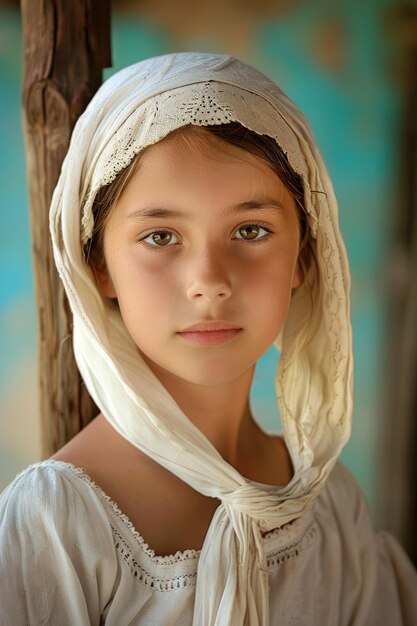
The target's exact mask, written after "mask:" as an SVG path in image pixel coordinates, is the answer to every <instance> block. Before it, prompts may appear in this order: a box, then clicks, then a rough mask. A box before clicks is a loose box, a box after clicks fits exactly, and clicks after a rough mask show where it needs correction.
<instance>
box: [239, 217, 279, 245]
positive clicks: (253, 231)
mask: <svg viewBox="0 0 417 626" xmlns="http://www.w3.org/2000/svg"><path fill="white" fill-rule="evenodd" d="M261 230H264V231H265V232H266V235H263V236H262V237H258V235H259V232H260V231H261ZM236 232H237V233H242V234H243V237H237V238H236V239H243V240H244V241H249V242H251V243H252V242H253V243H258V242H259V243H260V242H261V241H263V240H265V239H267V238H268V237H269V235H270V234H271V231H270V230H269V229H268V228H266V227H265V226H262V225H261V224H258V223H256V222H252V223H249V224H243V225H242V226H239V228H238V229H237V231H236Z"/></svg>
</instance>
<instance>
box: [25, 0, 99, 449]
mask: <svg viewBox="0 0 417 626" xmlns="http://www.w3.org/2000/svg"><path fill="white" fill-rule="evenodd" d="M21 12H22V23H23V33H24V85H23V109H24V110H23V126H24V133H25V142H26V155H27V157H26V160H27V171H28V178H29V199H30V207H31V226H32V241H33V259H34V271H35V283H36V293H37V303H38V315H39V319H38V322H39V325H38V329H39V360H40V403H41V406H40V412H41V427H42V451H43V456H44V457H46V456H50V455H51V454H53V453H54V452H56V451H57V450H58V449H59V448H61V447H62V446H63V445H64V444H65V443H66V442H67V441H69V439H71V438H72V437H73V436H75V435H76V434H77V433H78V432H79V431H80V430H81V429H82V428H83V427H84V426H85V425H86V424H87V423H88V422H89V421H91V419H92V418H93V417H94V415H95V414H96V412H97V411H96V407H95V406H94V404H93V402H92V400H91V398H90V396H89V395H88V393H87V391H86V389H85V387H84V386H83V384H82V382H81V379H80V376H79V373H78V370H77V367H76V364H75V361H74V355H73V350H72V328H71V316H70V314H69V309H68V303H67V301H66V297H65V294H64V291H63V287H62V285H61V282H60V280H59V279H58V276H57V273H56V270H55V265H54V261H53V255H52V246H51V241H50V236H49V205H50V202H51V197H52V192H53V190H54V187H55V185H56V182H57V180H58V176H59V173H60V170H61V164H62V161H63V159H64V157H65V154H66V152H67V149H68V145H69V140H70V136H71V132H72V129H73V127H74V124H75V122H76V121H77V118H78V117H79V116H80V114H81V113H82V112H83V111H84V109H85V107H86V106H87V104H88V102H89V101H90V99H91V98H92V96H93V94H94V93H95V91H96V90H97V89H98V87H99V86H100V84H101V82H102V68H103V67H107V66H109V65H110V64H111V59H110V8H109V1H108V0H71V1H70V2H68V1H66V0H22V1H21Z"/></svg>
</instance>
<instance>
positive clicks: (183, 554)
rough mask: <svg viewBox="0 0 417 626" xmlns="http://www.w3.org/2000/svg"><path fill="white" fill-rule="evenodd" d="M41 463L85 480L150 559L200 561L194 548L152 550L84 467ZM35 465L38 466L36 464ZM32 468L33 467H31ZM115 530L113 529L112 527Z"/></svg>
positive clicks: (165, 562)
mask: <svg viewBox="0 0 417 626" xmlns="http://www.w3.org/2000/svg"><path fill="white" fill-rule="evenodd" d="M41 463H43V464H45V463H57V464H58V465H60V466H61V467H64V468H67V469H69V470H70V471H71V472H73V473H74V474H76V475H77V476H78V477H79V478H81V479H82V480H84V481H85V482H86V483H87V484H88V485H90V487H92V489H94V491H95V492H96V493H97V494H98V496H99V497H100V498H101V499H102V500H105V501H106V502H107V504H108V506H109V507H110V509H111V510H112V511H113V512H114V513H115V514H116V515H117V517H118V518H119V519H120V520H121V521H122V523H123V524H124V525H125V526H127V528H128V529H129V530H130V532H131V533H132V535H133V537H134V538H135V539H136V541H137V542H138V543H139V545H140V547H141V549H142V550H143V551H144V552H145V553H146V554H147V555H148V557H149V558H150V559H151V560H152V561H154V562H156V563H159V564H160V565H172V564H174V563H175V562H179V561H185V560H187V559H198V558H199V556H200V554H201V550H194V549H192V548H190V549H187V550H183V551H182V550H177V552H175V554H169V555H163V556H162V555H159V554H158V555H157V554H155V551H154V550H152V548H150V547H149V545H148V544H147V543H146V541H145V539H144V538H143V537H142V535H141V534H140V532H139V531H138V530H137V529H136V528H135V526H134V524H133V523H132V521H131V520H130V519H129V517H128V516H127V515H126V514H125V513H123V511H121V509H120V508H119V505H118V504H117V502H115V501H114V500H112V499H111V497H110V496H109V495H107V493H106V492H105V491H104V490H103V489H102V488H101V487H100V486H99V485H97V483H96V482H95V481H94V480H93V479H92V478H91V476H89V475H88V474H87V472H86V470H85V468H84V467H77V466H76V465H74V464H73V463H69V462H68V461H59V460H57V459H46V460H45V461H41ZM34 465H37V464H36V463H35V464H34ZM31 467H32V466H31ZM112 528H113V527H112Z"/></svg>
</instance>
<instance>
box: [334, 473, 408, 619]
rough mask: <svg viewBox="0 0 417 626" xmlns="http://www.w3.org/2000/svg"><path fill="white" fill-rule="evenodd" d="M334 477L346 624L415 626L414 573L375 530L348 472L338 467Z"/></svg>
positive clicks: (391, 542)
mask: <svg viewBox="0 0 417 626" xmlns="http://www.w3.org/2000/svg"><path fill="white" fill-rule="evenodd" d="M333 478H334V480H333V481H331V482H332V486H331V499H332V501H333V502H332V504H333V511H334V512H336V511H337V513H336V516H337V518H338V520H337V524H338V526H339V528H340V529H341V530H342V534H343V536H344V555H345V557H344V563H345V567H344V577H345V580H346V581H348V582H347V585H346V586H345V594H344V595H345V598H344V601H342V604H345V608H346V606H347V604H348V605H349V609H348V611H346V613H345V616H346V614H348V616H349V619H348V620H347V621H346V623H349V624H354V625H355V626H380V625H381V624H389V625H390V626H415V625H416V624H417V572H416V570H415V569H414V567H413V565H412V563H411V561H410V560H409V558H408V556H407V555H406V553H405V551H404V549H403V548H402V546H401V545H400V544H399V542H398V541H397V540H396V539H395V538H394V537H393V536H392V535H390V534H389V533H385V532H375V531H374V529H373V527H372V524H371V521H370V516H369V509H368V505H367V502H366V500H365V497H364V495H363V493H362V490H361V489H360V487H359V485H358V484H357V482H356V480H355V479H354V478H353V476H352V475H351V474H350V472H349V471H348V470H347V469H346V468H345V467H344V466H343V465H341V464H340V463H338V464H337V466H336V468H335V470H334V476H333ZM347 599H348V603H347V604H346V601H347ZM343 623H345V622H343Z"/></svg>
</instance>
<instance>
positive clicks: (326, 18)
mask: <svg viewBox="0 0 417 626" xmlns="http://www.w3.org/2000/svg"><path fill="white" fill-rule="evenodd" d="M111 40H112V41H111V43H112V56H113V67H112V68H109V69H106V70H105V71H104V78H106V77H108V76H109V75H111V74H112V73H113V72H114V71H116V70H118V69H120V68H121V67H123V66H125V65H128V64H130V63H133V62H136V61H138V60H141V59H144V58H147V57H149V56H154V55H160V54H164V53H168V52H172V51H179V50H189V51H192V50H194V51H197V50H198V51H209V52H221V53H231V54H233V55H235V56H238V57H240V58H242V59H243V60H246V61H248V62H249V63H251V64H253V65H254V66H256V67H257V68H258V69H260V70H261V71H263V72H265V73H266V74H267V75H269V76H270V77H271V78H272V79H274V80H275V81H276V82H277V83H278V84H279V85H280V87H281V88H282V89H283V90H284V91H285V92H286V93H287V94H288V95H289V96H290V98H291V99H293V100H294V101H295V103H296V104H297V105H298V106H299V107H300V108H301V110H302V111H303V112H304V113H305V114H306V116H307V118H308V120H309V121H310V123H311V126H312V128H313V130H314V134H315V137H316V141H317V144H318V146H319V148H320V149H321V151H322V153H323V156H324V159H325V162H326V164H327V166H328V169H329V172H330V175H331V177H332V180H333V183H334V187H335V191H336V195H337V197H338V200H339V207H340V223H341V229H342V233H343V235H344V238H345V241H346V246H347V250H348V255H349V258H350V263H351V271H352V285H353V286H352V323H353V330H354V354H355V396H354V400H355V404H354V421H353V432H352V438H351V440H350V442H349V444H348V445H347V446H346V448H345V450H344V451H343V453H342V460H343V461H344V462H345V463H346V465H347V466H348V467H349V468H350V469H351V471H352V472H353V474H354V475H355V476H356V477H357V479H358V480H359V482H360V484H361V485H362V487H363V490H364V491H365V494H366V496H367V499H368V502H369V506H370V511H371V517H372V519H373V522H374V524H375V526H376V527H377V528H379V527H382V526H385V527H386V526H387V525H388V526H389V525H391V527H392V530H393V531H394V532H396V528H395V524H394V522H393V521H392V518H390V515H389V512H388V513H387V500H388V496H389V493H387V491H388V484H389V480H390V479H392V476H391V475H392V474H393V473H394V474H395V472H396V471H397V470H396V469H395V467H394V465H395V458H397V457H400V456H401V448H400V446H401V442H399V443H398V442H397V444H396V448H395V450H394V449H393V448H391V446H390V443H391V442H392V441H394V439H395V436H396V435H395V433H396V432H397V431H398V428H399V426H398V424H399V422H398V420H399V417H398V415H397V413H396V411H395V406H396V403H397V399H396V393H400V389H399V388H397V387H395V370H396V363H397V361H396V358H395V354H398V335H396V333H398V326H399V322H398V320H399V319H400V318H399V317H398V311H397V312H396V309H395V306H397V307H398V306H399V305H401V304H404V300H401V298H400V296H401V294H403V293H404V289H406V288H407V285H406V283H407V280H409V279H408V278H407V276H408V274H407V266H408V265H409V258H410V257H409V256H407V254H408V252H407V250H409V248H406V252H407V254H406V253H405V252H404V248H402V246H404V245H405V244H404V242H403V238H404V237H405V238H407V236H408V239H410V228H411V226H412V225H415V220H414V222H413V221H412V220H411V218H410V211H411V209H410V207H411V201H410V193H408V192H407V189H408V187H407V185H409V186H410V189H411V187H412V185H411V182H410V181H411V179H412V176H413V173H412V172H413V168H412V167H411V166H410V159H411V157H410V154H411V153H412V150H413V147H412V146H411V145H410V142H409V141H408V143H407V138H409V136H410V132H411V131H410V129H409V127H410V124H412V122H410V116H412V112H411V109H410V106H409V101H410V93H411V91H412V89H415V87H414V86H413V85H414V83H415V75H414V78H413V73H412V72H410V58H411V57H410V55H412V54H414V57H413V58H415V50H416V15H415V10H414V9H413V7H412V6H411V5H409V4H408V3H407V2H392V1H390V0H367V1H366V2H363V1H361V2H359V1H358V0H339V1H338V2H334V1H333V2H331V1H330V0H320V1H316V2H314V3H313V2H311V1H308V0H304V1H303V0H243V1H239V0H229V1H228V2H224V0H210V2H208V3H204V4H201V6H200V5H198V4H197V3H194V2H190V1H189V0H176V2H171V1H169V0H142V1H137V2H128V1H124V2H121V1H119V2H116V1H114V2H113V3H112V32H111ZM22 72H23V38H22V28H21V20H20V11H19V5H18V3H16V2H4V1H3V2H1V1H0V189H1V193H0V210H1V218H2V223H1V228H0V329H1V330H0V333H1V335H0V342H1V343H0V490H1V489H3V488H4V487H5V486H6V485H7V484H8V483H9V482H10V481H11V480H12V479H13V478H14V477H15V475H16V474H17V473H18V472H20V471H21V470H23V469H24V468H25V467H26V466H27V465H28V464H30V463H33V462H36V461H38V460H40V459H41V458H42V457H41V454H42V453H41V437H40V423H39V410H38V378H37V377H38V371H37V370H38V366H37V356H36V350H37V321H36V303H35V296H34V285H33V275H32V257H31V239H30V212H29V208H28V199H27V198H28V194H27V183H26V171H25V149H24V142H23V134H22V128H21V115H22V112H21V89H22ZM413 81H414V82H413ZM414 102H415V100H414ZM413 119H415V118H413ZM414 128H415V126H414ZM414 150H415V145H414ZM414 154H415V152H414ZM414 163H415V161H414ZM410 177H411V178H410ZM413 206H415V198H414V205H413ZM413 210H415V209H413ZM413 215H414V214H413ZM404 216H405V217H404ZM407 220H408V221H407ZM410 220H411V221H410ZM413 227H415V226H413ZM407 234H408V235H407ZM414 241H415V240H414ZM407 245H408V244H407ZM396 294H397V296H398V297H397V298H396ZM401 297H402V296H401ZM393 300H395V302H397V305H395V303H394V305H393ZM398 303H399V304H398ZM416 325H417V320H416ZM410 340H413V341H415V334H414V336H413V337H411V335H410ZM406 343H407V342H406ZM395 350H397V352H395ZM276 362H277V353H276V352H275V350H274V349H271V350H270V351H269V352H268V353H267V354H266V355H265V356H264V357H263V359H262V361H261V362H260V363H259V364H258V367H257V372H256V380H255V386H254V390H253V394H252V403H253V408H254V412H255V415H256V416H257V418H259V420H260V422H261V423H262V424H263V425H264V426H265V427H266V428H268V429H271V430H279V421H278V420H279V416H278V413H277V409H276V401H275V393H274V384H273V379H274V372H275V368H276ZM414 372H415V370H414ZM393 381H394V382H393ZM414 382H415V376H414ZM394 387H395V388H394ZM408 415H409V413H408ZM414 415H415V414H414ZM407 419H408V421H407ZM409 422H410V419H409V417H408V418H404V419H403V420H402V422H401V424H402V425H401V429H402V430H401V432H402V437H403V439H402V441H403V440H404V438H405V440H410V438H413V437H415V430H413V429H412V427H411V426H410V423H409ZM397 426H398V427H397ZM414 467H415V466H414ZM405 471H407V472H408V473H409V472H410V471H411V466H409V465H407V467H406V470H405ZM396 475H397V483H398V482H399V483H401V484H402V485H403V490H404V489H405V486H404V484H405V483H404V481H403V478H402V475H401V474H398V472H397V474H396ZM413 482H415V481H413ZM410 497H411V496H410ZM413 497H414V496H413ZM413 506H414V505H413ZM409 508H410V507H409ZM411 508H412V507H411ZM404 515H406V516H408V518H407V519H408V520H409V519H410V515H411V513H410V510H408V509H407V511H406V512H405V513H404ZM398 528H399V527H398ZM398 534H401V533H400V531H399V530H398V532H397V535H398Z"/></svg>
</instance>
